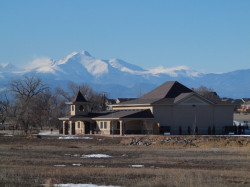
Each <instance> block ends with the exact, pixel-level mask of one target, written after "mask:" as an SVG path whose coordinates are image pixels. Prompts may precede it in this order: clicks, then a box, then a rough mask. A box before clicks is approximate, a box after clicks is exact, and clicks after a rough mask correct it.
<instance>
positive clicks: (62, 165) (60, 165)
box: [54, 164, 66, 167]
mask: <svg viewBox="0 0 250 187" xmlns="http://www.w3.org/2000/svg"><path fill="white" fill-rule="evenodd" d="M54 166H55V167H65V166H66V165H64V164H58V165H54Z"/></svg>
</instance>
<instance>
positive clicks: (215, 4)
mask: <svg viewBox="0 0 250 187" xmlns="http://www.w3.org/2000/svg"><path fill="white" fill-rule="evenodd" d="M82 50H86V51H88V52H90V54H91V55H92V56H94V57H96V58H101V59H110V58H120V59H123V60H125V61H127V62H129V63H133V64H136V65H139V66H142V67H144V68H151V67H156V66H164V67H174V66H180V65H186V66H188V67H190V68H191V69H195V70H201V71H205V72H229V71H233V70H238V69H250V0H234V1H233V0H209V1H205V0H204V1H203V0H197V1H194V0H102V1H101V0H40V1H38V0H16V1H13V0H1V1H0V63H12V64H14V65H17V66H21V65H23V64H25V63H28V62H30V61H32V60H34V59H35V58H40V57H50V58H53V59H56V60H57V59H62V58H63V57H65V56H67V55H68V54H70V53H72V52H74V51H77V52H80V51H82Z"/></svg>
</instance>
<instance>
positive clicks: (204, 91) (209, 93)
mask: <svg viewBox="0 0 250 187" xmlns="http://www.w3.org/2000/svg"><path fill="white" fill-rule="evenodd" d="M194 91H195V92H197V93H198V94H200V95H202V96H203V97H206V98H208V99H214V100H217V99H220V97H219V96H218V95H217V93H216V92H215V91H214V90H213V89H212V88H207V87H206V86H200V87H198V88H195V89H194Z"/></svg>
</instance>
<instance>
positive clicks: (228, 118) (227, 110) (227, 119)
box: [214, 106, 233, 134]
mask: <svg viewBox="0 0 250 187" xmlns="http://www.w3.org/2000/svg"><path fill="white" fill-rule="evenodd" d="M214 120H215V126H216V129H217V130H216V133H219V134H222V133H223V132H222V128H223V127H224V126H231V125H233V107H232V106H218V107H216V108H215V113H214Z"/></svg>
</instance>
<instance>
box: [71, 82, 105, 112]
mask: <svg viewBox="0 0 250 187" xmlns="http://www.w3.org/2000/svg"><path fill="white" fill-rule="evenodd" d="M69 89H70V90H72V91H71V93H72V99H73V97H74V96H75V95H76V94H77V92H78V91H79V90H80V91H81V93H82V94H83V96H84V97H85V99H86V100H87V101H89V102H90V107H91V111H92V112H97V111H103V110H106V100H107V97H106V94H105V93H98V92H96V91H94V90H93V89H92V88H91V87H89V86H88V85H87V84H82V85H80V86H78V85H77V84H75V83H74V82H70V83H69ZM72 99H71V100H72Z"/></svg>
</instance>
